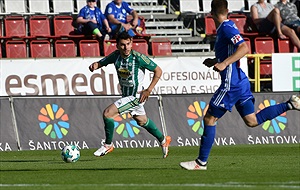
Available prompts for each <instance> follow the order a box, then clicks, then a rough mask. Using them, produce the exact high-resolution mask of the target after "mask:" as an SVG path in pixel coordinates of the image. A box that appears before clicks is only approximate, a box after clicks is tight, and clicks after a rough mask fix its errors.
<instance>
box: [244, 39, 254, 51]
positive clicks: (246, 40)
mask: <svg viewBox="0 0 300 190" xmlns="http://www.w3.org/2000/svg"><path fill="white" fill-rule="evenodd" d="M244 40H245V42H246V44H247V45H248V48H249V51H248V54H251V53H252V49H251V41H250V39H249V38H244Z"/></svg>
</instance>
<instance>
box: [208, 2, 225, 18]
mask: <svg viewBox="0 0 300 190" xmlns="http://www.w3.org/2000/svg"><path fill="white" fill-rule="evenodd" d="M227 9H228V2H227V0H213V1H212V2H211V13H212V14H216V15H219V14H225V13H226V11H227Z"/></svg>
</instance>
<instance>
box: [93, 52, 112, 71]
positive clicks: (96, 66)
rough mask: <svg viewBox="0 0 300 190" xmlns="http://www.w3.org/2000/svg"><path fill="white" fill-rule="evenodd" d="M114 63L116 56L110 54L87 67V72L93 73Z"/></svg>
mask: <svg viewBox="0 0 300 190" xmlns="http://www.w3.org/2000/svg"><path fill="white" fill-rule="evenodd" d="M115 61H116V55H115V52H113V53H111V54H110V55H108V56H107V57H104V58H103V59H101V60H100V61H98V62H94V63H92V64H91V65H90V66H89V70H90V71H91V72H93V71H94V70H97V69H99V68H101V67H104V66H107V65H108V64H110V63H114V62H115Z"/></svg>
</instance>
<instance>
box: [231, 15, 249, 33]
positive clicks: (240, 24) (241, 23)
mask: <svg viewBox="0 0 300 190" xmlns="http://www.w3.org/2000/svg"><path fill="white" fill-rule="evenodd" d="M228 18H229V19H230V20H232V21H233V22H234V23H235V25H236V27H237V28H238V29H239V31H240V33H241V34H244V33H246V32H247V25H246V21H247V16H246V15H244V14H231V15H229V17H228Z"/></svg>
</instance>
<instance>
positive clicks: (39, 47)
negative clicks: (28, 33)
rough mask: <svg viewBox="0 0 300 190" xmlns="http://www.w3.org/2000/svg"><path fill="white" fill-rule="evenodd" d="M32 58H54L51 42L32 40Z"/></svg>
mask: <svg viewBox="0 0 300 190" xmlns="http://www.w3.org/2000/svg"><path fill="white" fill-rule="evenodd" d="M30 57H33V58H42V57H43V58H45V57H52V55H51V47H50V42H49V41H47V40H32V41H31V42H30Z"/></svg>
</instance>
